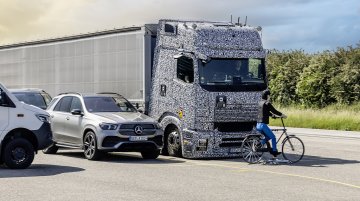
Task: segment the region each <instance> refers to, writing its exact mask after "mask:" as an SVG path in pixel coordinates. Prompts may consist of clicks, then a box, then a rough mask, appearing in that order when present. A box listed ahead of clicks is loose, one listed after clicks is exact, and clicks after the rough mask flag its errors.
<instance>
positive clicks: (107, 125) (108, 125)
mask: <svg viewBox="0 0 360 201" xmlns="http://www.w3.org/2000/svg"><path fill="white" fill-rule="evenodd" d="M99 126H100V128H101V129H103V130H116V129H117V127H118V125H117V124H111V123H101V124H99Z"/></svg>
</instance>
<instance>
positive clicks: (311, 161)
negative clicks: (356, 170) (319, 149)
mask: <svg viewBox="0 0 360 201" xmlns="http://www.w3.org/2000/svg"><path fill="white" fill-rule="evenodd" d="M358 163H360V161H358V160H346V159H342V158H327V157H320V156H309V155H305V156H304V157H303V158H302V159H301V161H299V162H298V163H295V164H292V166H303V167H327V166H328V165H337V164H341V165H346V164H358Z"/></svg>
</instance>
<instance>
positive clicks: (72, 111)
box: [71, 109, 84, 116]
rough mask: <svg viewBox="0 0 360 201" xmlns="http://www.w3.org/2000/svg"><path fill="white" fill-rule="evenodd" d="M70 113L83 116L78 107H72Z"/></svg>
mask: <svg viewBox="0 0 360 201" xmlns="http://www.w3.org/2000/svg"><path fill="white" fill-rule="evenodd" d="M71 114H73V115H80V116H84V113H83V112H82V111H81V110H80V109H73V110H71Z"/></svg>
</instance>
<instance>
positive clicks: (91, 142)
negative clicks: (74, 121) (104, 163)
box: [84, 131, 103, 160]
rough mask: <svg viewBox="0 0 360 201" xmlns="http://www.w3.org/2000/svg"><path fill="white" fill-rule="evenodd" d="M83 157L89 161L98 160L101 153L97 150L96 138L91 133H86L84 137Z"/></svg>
mask: <svg viewBox="0 0 360 201" xmlns="http://www.w3.org/2000/svg"><path fill="white" fill-rule="evenodd" d="M84 155H85V158H87V159H89V160H99V159H100V158H101V157H102V155H103V153H102V152H101V151H100V150H99V149H98V148H97V141H96V136H95V133H94V132H93V131H88V132H87V133H86V134H85V137H84Z"/></svg>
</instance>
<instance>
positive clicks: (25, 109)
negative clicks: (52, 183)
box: [0, 83, 52, 169]
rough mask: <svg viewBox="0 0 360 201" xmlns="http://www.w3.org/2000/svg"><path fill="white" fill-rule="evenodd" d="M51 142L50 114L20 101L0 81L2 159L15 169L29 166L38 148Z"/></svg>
mask: <svg viewBox="0 0 360 201" xmlns="http://www.w3.org/2000/svg"><path fill="white" fill-rule="evenodd" d="M51 143H52V132H51V128H50V122H49V114H48V113H47V112H46V111H44V110H42V109H40V108H38V107H35V106H32V105H28V104H25V103H23V102H20V101H19V100H18V99H17V98H16V97H15V96H14V95H13V94H11V93H10V92H9V91H8V90H7V89H6V88H5V87H4V86H3V85H2V84H1V83H0V163H5V165H6V166H8V167H9V168H13V169H23V168H27V167H29V166H30V165H31V163H32V161H33V160H34V155H35V152H37V150H41V149H44V148H46V147H48V146H49V145H50V144H51Z"/></svg>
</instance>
